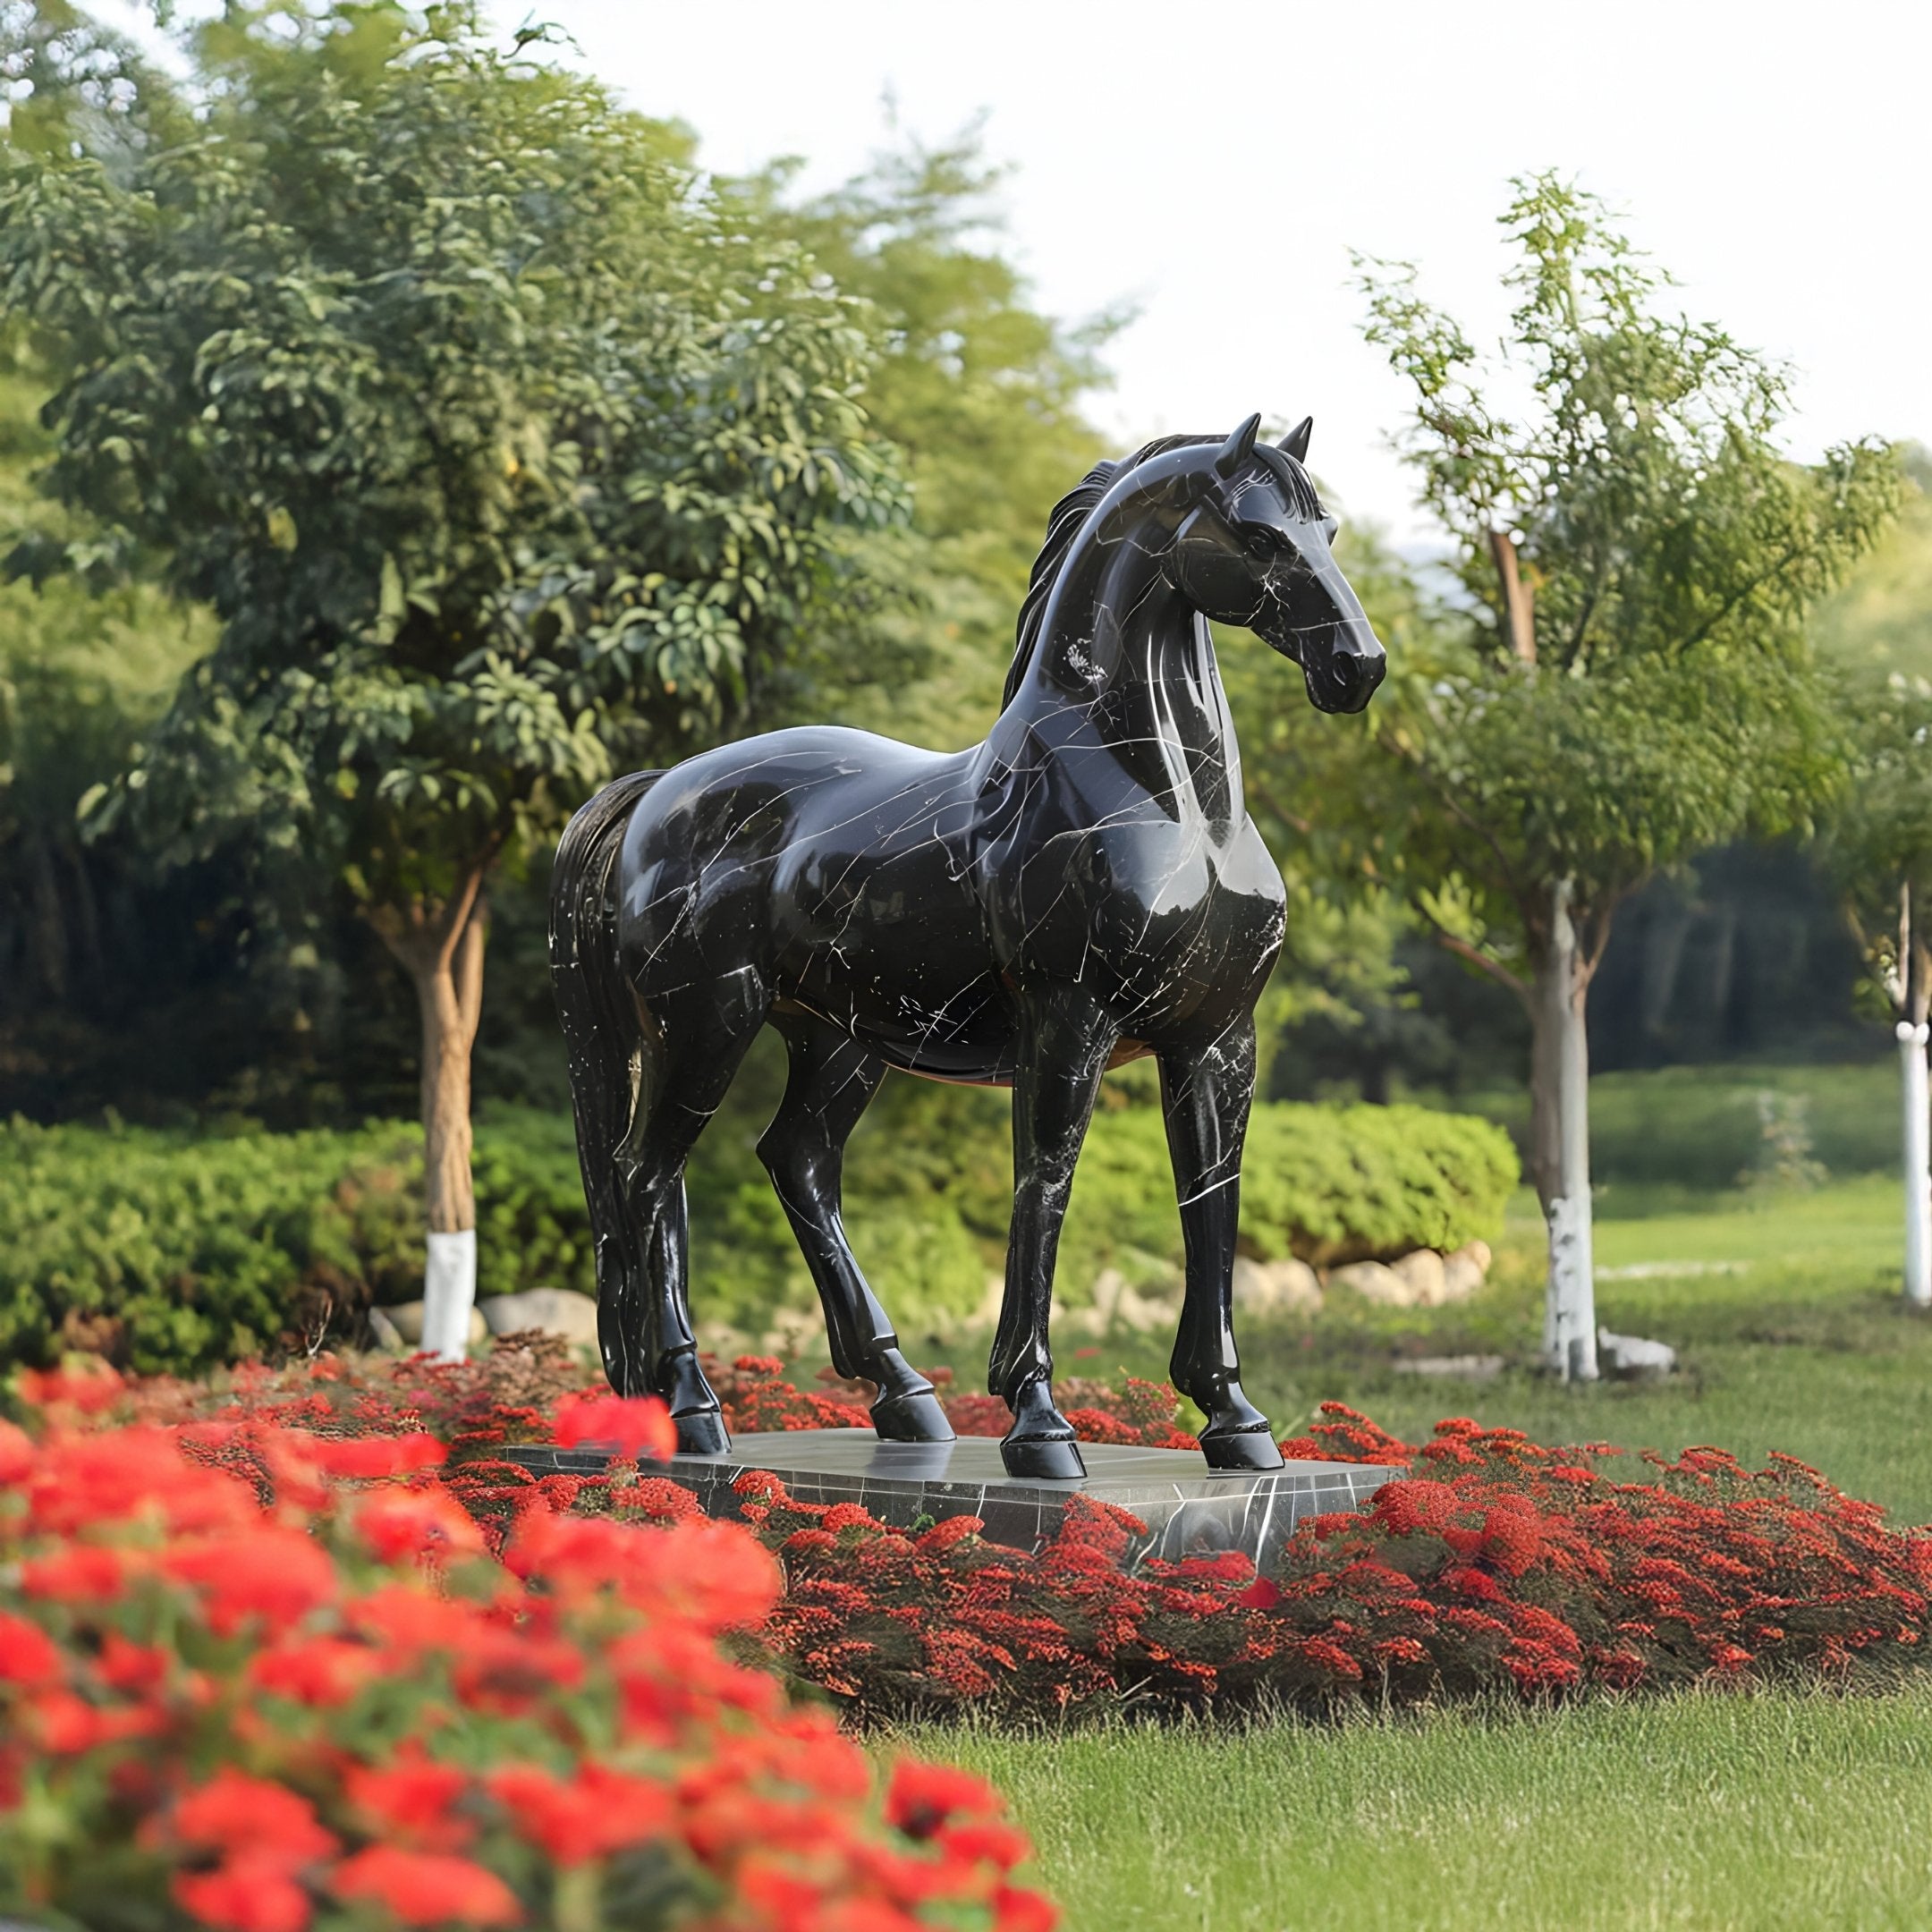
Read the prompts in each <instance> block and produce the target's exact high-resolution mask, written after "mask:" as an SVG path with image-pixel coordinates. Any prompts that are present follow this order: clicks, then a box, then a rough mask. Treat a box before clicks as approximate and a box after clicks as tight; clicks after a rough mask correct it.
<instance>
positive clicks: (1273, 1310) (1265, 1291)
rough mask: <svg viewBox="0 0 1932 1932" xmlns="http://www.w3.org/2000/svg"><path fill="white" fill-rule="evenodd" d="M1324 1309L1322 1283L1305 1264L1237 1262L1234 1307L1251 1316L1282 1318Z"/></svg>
mask: <svg viewBox="0 0 1932 1932" xmlns="http://www.w3.org/2000/svg"><path fill="white" fill-rule="evenodd" d="M1321 1305H1322V1292H1321V1283H1320V1281H1319V1280H1318V1278H1317V1276H1316V1274H1315V1270H1314V1269H1313V1268H1311V1267H1309V1265H1308V1263H1307V1262H1306V1261H1298V1260H1296V1259H1295V1258H1294V1257H1293V1256H1292V1255H1290V1256H1289V1257H1288V1258H1286V1259H1285V1260H1282V1261H1250V1259H1249V1258H1248V1257H1247V1256H1246V1255H1237V1256H1236V1257H1235V1260H1234V1306H1235V1307H1236V1308H1238V1309H1241V1310H1243V1311H1244V1312H1246V1313H1248V1314H1252V1315H1282V1314H1287V1313H1291V1312H1299V1311H1301V1310H1302V1309H1318V1308H1319V1307H1320V1306H1321Z"/></svg>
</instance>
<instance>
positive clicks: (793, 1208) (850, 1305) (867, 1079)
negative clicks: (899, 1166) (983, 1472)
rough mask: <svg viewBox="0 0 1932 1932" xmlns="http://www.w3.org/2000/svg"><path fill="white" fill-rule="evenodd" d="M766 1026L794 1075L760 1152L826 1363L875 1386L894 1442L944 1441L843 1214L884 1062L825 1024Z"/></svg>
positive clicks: (878, 1418)
mask: <svg viewBox="0 0 1932 1932" xmlns="http://www.w3.org/2000/svg"><path fill="white" fill-rule="evenodd" d="M772 1024H773V1025H774V1027H775V1028H776V1030H778V1032H779V1033H780V1034H782V1035H783V1036H784V1043H785V1047H786V1050H787V1051H788V1053H789V1054H790V1055H791V1063H792V1072H791V1078H790V1079H789V1080H788V1081H787V1082H786V1085H785V1091H784V1100H783V1102H781V1103H780V1106H779V1108H778V1112H777V1114H776V1116H775V1118H774V1120H773V1121H772V1123H771V1125H770V1126H769V1127H768V1128H767V1129H766V1131H765V1134H764V1137H763V1138H762V1139H761V1140H759V1142H758V1158H759V1159H760V1160H762V1161H763V1162H764V1163H765V1168H766V1171H767V1173H768V1174H770V1175H771V1178H772V1185H773V1186H774V1187H775V1188H776V1189H777V1191H778V1199H779V1200H780V1202H781V1203H782V1204H783V1206H784V1211H785V1215H786V1216H787V1218H788V1219H789V1220H790V1221H791V1223H792V1233H794V1234H796V1235H797V1236H798V1242H799V1246H800V1248H801V1249H802V1250H804V1254H805V1265H806V1267H809V1269H810V1270H811V1277H812V1280H813V1282H814V1284H816V1285H817V1287H818V1299H819V1301H821V1302H822V1303H823V1304H824V1306H825V1317H826V1335H827V1337H828V1339H829V1340H830V1342H831V1344H832V1365H833V1367H834V1368H835V1369H837V1370H838V1372H839V1373H840V1374H841V1375H843V1376H852V1377H863V1378H864V1379H865V1380H866V1381H868V1382H876V1383H877V1385H878V1391H879V1392H878V1396H877V1400H876V1401H875V1402H873V1404H872V1426H873V1427H874V1428H876V1429H877V1431H878V1433H879V1434H880V1435H881V1436H884V1437H885V1439H886V1440H887V1441H890V1442H950V1441H952V1439H953V1428H952V1425H951V1424H950V1423H949V1422H947V1420H946V1419H945V1411H944V1410H943V1409H941V1408H940V1406H939V1402H938V1400H937V1398H936V1396H935V1395H934V1394H933V1388H932V1384H931V1383H930V1382H928V1380H927V1379H926V1377H924V1376H922V1375H920V1374H919V1372H918V1370H916V1369H913V1368H912V1367H911V1365H910V1364H909V1363H908V1362H907V1360H906V1359H905V1357H904V1356H903V1355H902V1354H901V1353H900V1352H899V1337H898V1336H897V1335H895V1334H894V1332H893V1326H892V1323H891V1322H890V1321H889V1320H888V1319H887V1318H886V1315H885V1309H883V1308H881V1307H880V1306H879V1302H878V1298H877V1296H876V1295H875V1294H874V1293H873V1292H872V1291H871V1289H870V1288H869V1286H868V1285H867V1284H866V1278H865V1276H864V1275H862V1274H860V1271H859V1264H858V1262H856V1261H855V1260H854V1259H853V1258H852V1246H851V1244H850V1242H848V1241H847V1240H846V1239H845V1228H844V1224H843V1220H842V1219H841V1217H840V1211H839V1190H840V1182H841V1179H842V1175H843V1166H844V1158H845V1141H846V1139H847V1137H848V1136H849V1135H850V1134H851V1132H852V1129H853V1128H854V1127H856V1126H857V1125H858V1124H859V1116H860V1114H863V1113H864V1112H865V1110H866V1105H867V1103H868V1102H869V1100H870V1099H871V1097H872V1096H873V1095H874V1094H875V1093H877V1091H878V1088H879V1082H880V1081H881V1080H884V1079H885V1062H884V1061H882V1060H880V1059H879V1058H878V1057H877V1055H873V1054H870V1053H868V1052H867V1051H866V1049H865V1048H864V1047H860V1045H859V1044H858V1043H857V1042H856V1041H855V1040H852V1038H848V1037H847V1036H846V1035H845V1034H843V1033H842V1032H840V1031H839V1030H838V1029H837V1028H836V1027H834V1026H831V1025H829V1024H828V1023H827V1022H826V1021H823V1020H819V1019H816V1018H814V1017H813V1016H811V1015H810V1014H808V1013H785V1014H783V1015H779V1016H776V1017H775V1018H774V1020H773V1021H772Z"/></svg>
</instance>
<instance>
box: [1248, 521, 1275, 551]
mask: <svg viewBox="0 0 1932 1932" xmlns="http://www.w3.org/2000/svg"><path fill="white" fill-rule="evenodd" d="M1241 543H1242V546H1243V547H1245V548H1246V550H1247V552H1248V555H1250V556H1258V557H1266V556H1273V555H1275V553H1276V552H1277V551H1278V550H1279V549H1280V548H1281V547H1282V545H1281V538H1278V537H1277V536H1276V535H1275V532H1274V531H1273V530H1268V529H1266V528H1265V527H1264V526H1262V525H1261V524H1258V523H1257V524H1252V525H1250V527H1249V528H1248V529H1247V530H1243V531H1242V532H1241Z"/></svg>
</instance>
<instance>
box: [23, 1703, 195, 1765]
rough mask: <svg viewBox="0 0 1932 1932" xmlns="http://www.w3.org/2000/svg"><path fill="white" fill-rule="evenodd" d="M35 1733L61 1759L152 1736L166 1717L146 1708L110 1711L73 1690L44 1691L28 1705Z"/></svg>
mask: <svg viewBox="0 0 1932 1932" xmlns="http://www.w3.org/2000/svg"><path fill="white" fill-rule="evenodd" d="M28 1712H29V1715H30V1718H31V1720H32V1728H33V1732H34V1734H35V1735H36V1736H37V1737H38V1740H39V1741H40V1743H41V1745H42V1746H43V1747H44V1748H45V1749H46V1750H50V1751H52V1752H53V1753H54V1754H55V1757H57V1758H66V1757H76V1756H78V1755H79V1754H80V1752H82V1751H90V1750H100V1749H101V1747H102V1746H103V1745H106V1744H122V1743H125V1742H126V1741H128V1740H129V1739H130V1738H138V1737H151V1736H153V1734H154V1733H156V1732H157V1731H159V1730H160V1729H161V1728H162V1727H163V1725H164V1724H165V1717H164V1716H163V1714H162V1713H161V1712H160V1711H157V1710H155V1709H152V1708H150V1707H148V1706H146V1705H122V1706H120V1707H118V1708H114V1709H109V1708H106V1707H102V1706H101V1705H98V1704H89V1702H88V1701H87V1699H84V1698H78V1697H76V1696H75V1695H74V1694H73V1692H72V1691H42V1692H41V1693H40V1694H39V1696H38V1697H37V1698H35V1699H33V1701H32V1702H31V1703H30V1705H29V1706H28Z"/></svg>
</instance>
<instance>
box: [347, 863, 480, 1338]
mask: <svg viewBox="0 0 1932 1932" xmlns="http://www.w3.org/2000/svg"><path fill="white" fill-rule="evenodd" d="M369 922H370V924H371V925H372V926H374V927H375V928H376V930H377V932H378V933H379V934H381V936H382V937H383V940H384V942H385V943H386V945H387V946H388V947H389V950H390V951H391V952H392V953H394V955H395V956H396V958H397V960H398V961H399V962H401V963H402V968H403V970H405V971H406V972H407V973H408V974H409V976H410V983H411V985H412V986H413V987H415V989H416V1004H417V1009H418V1011H419V1013H420V1014H421V1016H422V1093H421V1106H422V1123H423V1191H424V1208H425V1209H426V1218H427V1220H428V1258H427V1261H426V1264H425V1267H424V1270H423V1332H422V1345H423V1348H424V1349H425V1351H427V1352H428V1353H430V1354H433V1355H436V1356H438V1357H440V1358H441V1359H442V1360H445V1361H461V1360H462V1359H463V1356H464V1355H465V1354H466V1353H467V1352H468V1348H469V1338H470V1311H471V1310H472V1309H474V1308H475V1306H476V1273H477V1254H476V1191H475V1186H474V1183H473V1182H472V1181H471V1178H470V1048H471V1047H473V1046H474V1045H475V1042H476V1032H477V1022H478V1021H479V1019H480V1018H481V1016H482V1011H483V943H484V937H485V935H486V933H487V928H488V923H489V920H488V908H487V902H486V901H485V899H484V896H483V885H482V874H481V872H480V871H479V872H477V873H475V874H473V875H472V876H471V877H470V879H469V880H467V881H466V882H465V885H464V887H463V889H462V891H461V892H459V893H458V894H456V895H455V897H454V898H453V899H452V900H450V901H449V902H447V903H446V904H445V905H442V906H436V907H424V906H421V905H415V906H411V907H409V908H406V909H404V908H395V907H383V908H380V909H377V911H372V912H371V913H370V915H369Z"/></svg>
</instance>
